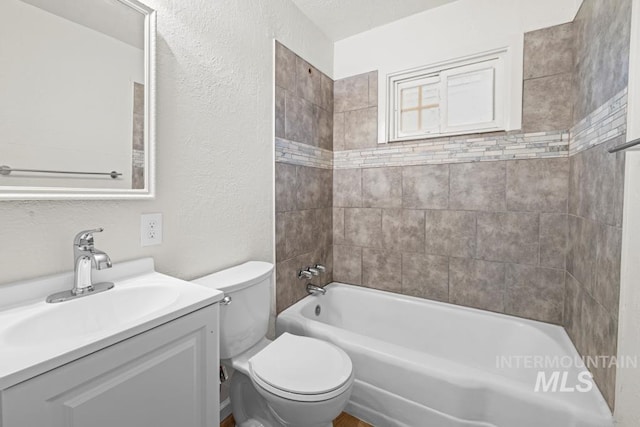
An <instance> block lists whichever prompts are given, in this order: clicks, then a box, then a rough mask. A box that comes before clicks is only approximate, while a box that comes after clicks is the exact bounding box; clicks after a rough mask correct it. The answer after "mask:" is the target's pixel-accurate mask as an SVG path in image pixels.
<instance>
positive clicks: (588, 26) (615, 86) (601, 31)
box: [574, 0, 632, 121]
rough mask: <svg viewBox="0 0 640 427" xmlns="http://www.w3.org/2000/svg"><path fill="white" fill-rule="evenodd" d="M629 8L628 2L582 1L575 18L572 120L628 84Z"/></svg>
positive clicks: (629, 2)
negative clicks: (574, 82) (574, 72)
mask: <svg viewBox="0 0 640 427" xmlns="http://www.w3.org/2000/svg"><path fill="white" fill-rule="evenodd" d="M631 5H632V2H631V1H630V0H621V1H615V2H605V1H590V2H584V4H583V6H582V7H581V8H580V11H579V12H578V14H577V15H576V18H575V20H574V27H575V28H574V30H575V34H576V84H575V89H574V105H575V107H574V109H575V112H574V117H575V121H578V120H580V119H581V118H583V117H585V116H586V115H587V114H589V113H590V112H591V111H593V110H595V109H596V108H598V107H599V106H600V105H602V104H604V103H605V102H606V100H608V99H609V98H611V97H612V96H613V95H615V94H616V93H618V92H620V91H621V90H622V89H624V88H625V87H626V86H627V84H628V81H629V74H628V70H629V41H630V40H631V33H630V31H631V18H630V17H631V9H632V7H631Z"/></svg>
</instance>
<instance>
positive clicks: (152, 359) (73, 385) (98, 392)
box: [0, 304, 219, 427]
mask: <svg viewBox="0 0 640 427" xmlns="http://www.w3.org/2000/svg"><path fill="white" fill-rule="evenodd" d="M60 332H61V333H64V331H60ZM217 369H218V305H217V304H216V305H213V306H209V307H206V308H204V309H201V310H198V311H196V312H194V313H192V314H189V315H187V316H184V317H181V318H178V319H176V320H174V321H172V322H169V323H167V324H165V325H162V326H159V327H157V328H154V329H152V330H150V331H147V332H145V333H142V334H140V335H137V336H135V337H132V338H130V339H127V340H125V341H122V342H120V343H118V344H115V345H113V346H110V347H107V348H105V349H103V350H101V351H98V352H96V353H93V354H91V355H89V356H86V357H83V358H81V359H79V360H77V361H74V362H72V363H69V364H67V365H64V366H62V367H60V368H57V369H55V370H53V371H50V372H47V373H45V374H42V375H40V376H38V377H35V378H33V379H30V380H28V381H25V382H23V383H20V384H18V385H15V386H13V387H11V388H9V389H7V390H5V391H3V392H2V411H1V412H0V413H1V414H2V419H3V423H1V425H2V426H3V427H63V426H64V427H178V426H179V427H205V426H206V427H211V426H215V425H217V424H218V422H219V420H218V419H219V387H218V386H219V381H218V376H217Z"/></svg>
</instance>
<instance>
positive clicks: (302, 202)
mask: <svg viewBox="0 0 640 427" xmlns="http://www.w3.org/2000/svg"><path fill="white" fill-rule="evenodd" d="M332 180H333V174H332V172H331V170H330V169H321V168H312V167H308V166H297V175H296V184H297V185H296V192H295V194H296V207H297V209H317V208H330V207H331V205H332V204H333V200H332V193H333V192H332V187H333V185H332Z"/></svg>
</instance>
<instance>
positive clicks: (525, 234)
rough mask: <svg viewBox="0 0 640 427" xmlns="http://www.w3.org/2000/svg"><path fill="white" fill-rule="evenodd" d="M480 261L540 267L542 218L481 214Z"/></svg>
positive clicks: (530, 215) (519, 214)
mask: <svg viewBox="0 0 640 427" xmlns="http://www.w3.org/2000/svg"><path fill="white" fill-rule="evenodd" d="M477 218H478V235H477V236H478V237H477V238H478V241H477V248H476V255H477V257H478V258H479V259H485V260H490V261H502V262H513V263H518V264H529V265H537V264H538V251H539V233H540V226H539V216H538V214H532V213H526V212H518V213H516V212H497V213H494V212H492V213H485V212H479V213H478V217H477Z"/></svg>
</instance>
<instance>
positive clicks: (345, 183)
mask: <svg viewBox="0 0 640 427" xmlns="http://www.w3.org/2000/svg"><path fill="white" fill-rule="evenodd" d="M333 206H335V207H345V208H359V207H362V206H363V205H362V169H335V170H334V171H333Z"/></svg>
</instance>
